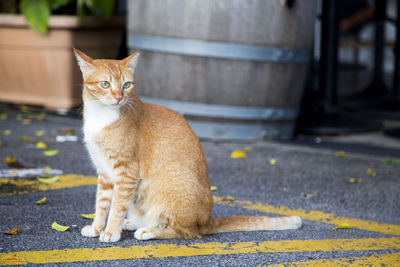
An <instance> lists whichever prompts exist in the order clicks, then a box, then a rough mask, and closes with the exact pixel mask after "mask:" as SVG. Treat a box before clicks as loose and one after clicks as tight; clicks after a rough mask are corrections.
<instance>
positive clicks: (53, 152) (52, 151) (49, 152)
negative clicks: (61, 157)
mask: <svg viewBox="0 0 400 267" xmlns="http://www.w3.org/2000/svg"><path fill="white" fill-rule="evenodd" d="M57 154H58V150H57V149H50V150H46V151H44V152H43V155H45V156H47V157H53V156H55V155H57Z"/></svg>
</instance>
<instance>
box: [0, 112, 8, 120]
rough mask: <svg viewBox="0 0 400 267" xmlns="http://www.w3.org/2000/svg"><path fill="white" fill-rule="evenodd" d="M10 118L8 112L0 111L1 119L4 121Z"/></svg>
mask: <svg viewBox="0 0 400 267" xmlns="http://www.w3.org/2000/svg"><path fill="white" fill-rule="evenodd" d="M6 119H8V114H7V113H0V120H2V121H4V120H6Z"/></svg>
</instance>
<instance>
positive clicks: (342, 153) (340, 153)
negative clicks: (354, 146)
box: [335, 150, 346, 158]
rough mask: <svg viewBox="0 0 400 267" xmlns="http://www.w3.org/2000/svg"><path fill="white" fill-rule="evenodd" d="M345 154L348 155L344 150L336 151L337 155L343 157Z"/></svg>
mask: <svg viewBox="0 0 400 267" xmlns="http://www.w3.org/2000/svg"><path fill="white" fill-rule="evenodd" d="M345 155H346V152H344V151H343V150H339V151H336V152H335V156H336V157H340V158H343V157H344V156H345Z"/></svg>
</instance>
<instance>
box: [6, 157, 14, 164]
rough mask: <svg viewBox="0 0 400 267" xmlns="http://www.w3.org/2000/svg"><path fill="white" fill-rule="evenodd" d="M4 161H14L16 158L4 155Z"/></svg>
mask: <svg viewBox="0 0 400 267" xmlns="http://www.w3.org/2000/svg"><path fill="white" fill-rule="evenodd" d="M4 162H5V163H14V162H17V159H16V158H14V157H6V158H5V159H4Z"/></svg>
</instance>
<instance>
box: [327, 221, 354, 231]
mask: <svg viewBox="0 0 400 267" xmlns="http://www.w3.org/2000/svg"><path fill="white" fill-rule="evenodd" d="M351 228H353V227H351V226H350V224H348V223H341V224H339V225H337V226H335V227H333V228H332V230H337V229H351Z"/></svg>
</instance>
